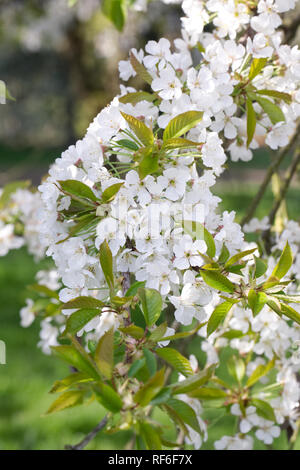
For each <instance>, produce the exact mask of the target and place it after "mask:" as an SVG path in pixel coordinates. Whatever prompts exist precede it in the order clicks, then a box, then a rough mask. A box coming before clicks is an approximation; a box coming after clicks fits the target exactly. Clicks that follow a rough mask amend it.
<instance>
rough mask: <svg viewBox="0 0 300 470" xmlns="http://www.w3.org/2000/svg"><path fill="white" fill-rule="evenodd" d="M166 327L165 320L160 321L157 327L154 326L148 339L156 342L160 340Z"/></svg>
mask: <svg viewBox="0 0 300 470" xmlns="http://www.w3.org/2000/svg"><path fill="white" fill-rule="evenodd" d="M167 328H168V324H167V322H164V323H161V324H160V325H159V326H158V327H157V328H155V330H153V331H152V333H151V335H150V336H149V341H153V342H154V343H156V342H158V341H160V340H162V339H163V337H164V335H165V333H166V331H167Z"/></svg>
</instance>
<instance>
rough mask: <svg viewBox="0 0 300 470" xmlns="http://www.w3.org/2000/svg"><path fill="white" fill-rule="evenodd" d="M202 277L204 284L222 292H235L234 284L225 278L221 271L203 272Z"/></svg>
mask: <svg viewBox="0 0 300 470" xmlns="http://www.w3.org/2000/svg"><path fill="white" fill-rule="evenodd" d="M201 276H202V279H203V280H204V282H206V284H207V285H208V286H210V287H213V288H214V289H216V290H219V291H221V292H228V293H230V294H232V293H233V292H234V284H232V282H231V281H229V279H227V277H225V276H223V274H221V273H220V272H219V271H204V270H201Z"/></svg>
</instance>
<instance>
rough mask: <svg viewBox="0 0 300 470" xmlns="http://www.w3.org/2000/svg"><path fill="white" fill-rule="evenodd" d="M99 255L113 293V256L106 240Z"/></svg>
mask: <svg viewBox="0 0 300 470" xmlns="http://www.w3.org/2000/svg"><path fill="white" fill-rule="evenodd" d="M99 257H100V264H101V268H102V271H103V274H104V277H105V279H106V282H107V284H108V287H109V289H110V291H111V294H112V292H113V288H114V274H113V258H112V254H111V251H110V248H109V245H108V243H107V241H106V240H104V242H103V243H102V244H101V245H100V253H99Z"/></svg>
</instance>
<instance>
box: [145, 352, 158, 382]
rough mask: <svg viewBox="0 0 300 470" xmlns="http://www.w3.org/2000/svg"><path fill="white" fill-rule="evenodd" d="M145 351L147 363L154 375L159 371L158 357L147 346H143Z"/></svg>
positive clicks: (151, 374)
mask: <svg viewBox="0 0 300 470" xmlns="http://www.w3.org/2000/svg"><path fill="white" fill-rule="evenodd" d="M143 353H144V357H145V359H146V365H147V367H148V370H149V374H150V377H152V376H153V375H154V374H155V373H156V371H157V364H156V358H155V356H154V354H153V353H152V352H151V351H149V349H147V348H143Z"/></svg>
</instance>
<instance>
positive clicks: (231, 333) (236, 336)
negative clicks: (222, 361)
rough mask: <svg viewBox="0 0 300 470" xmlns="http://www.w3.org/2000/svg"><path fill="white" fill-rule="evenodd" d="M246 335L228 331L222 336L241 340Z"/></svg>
mask: <svg viewBox="0 0 300 470" xmlns="http://www.w3.org/2000/svg"><path fill="white" fill-rule="evenodd" d="M244 335H245V333H243V332H242V331H240V330H229V331H226V332H225V333H224V334H223V335H222V338H227V339H234V338H241V337H242V336H244Z"/></svg>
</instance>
